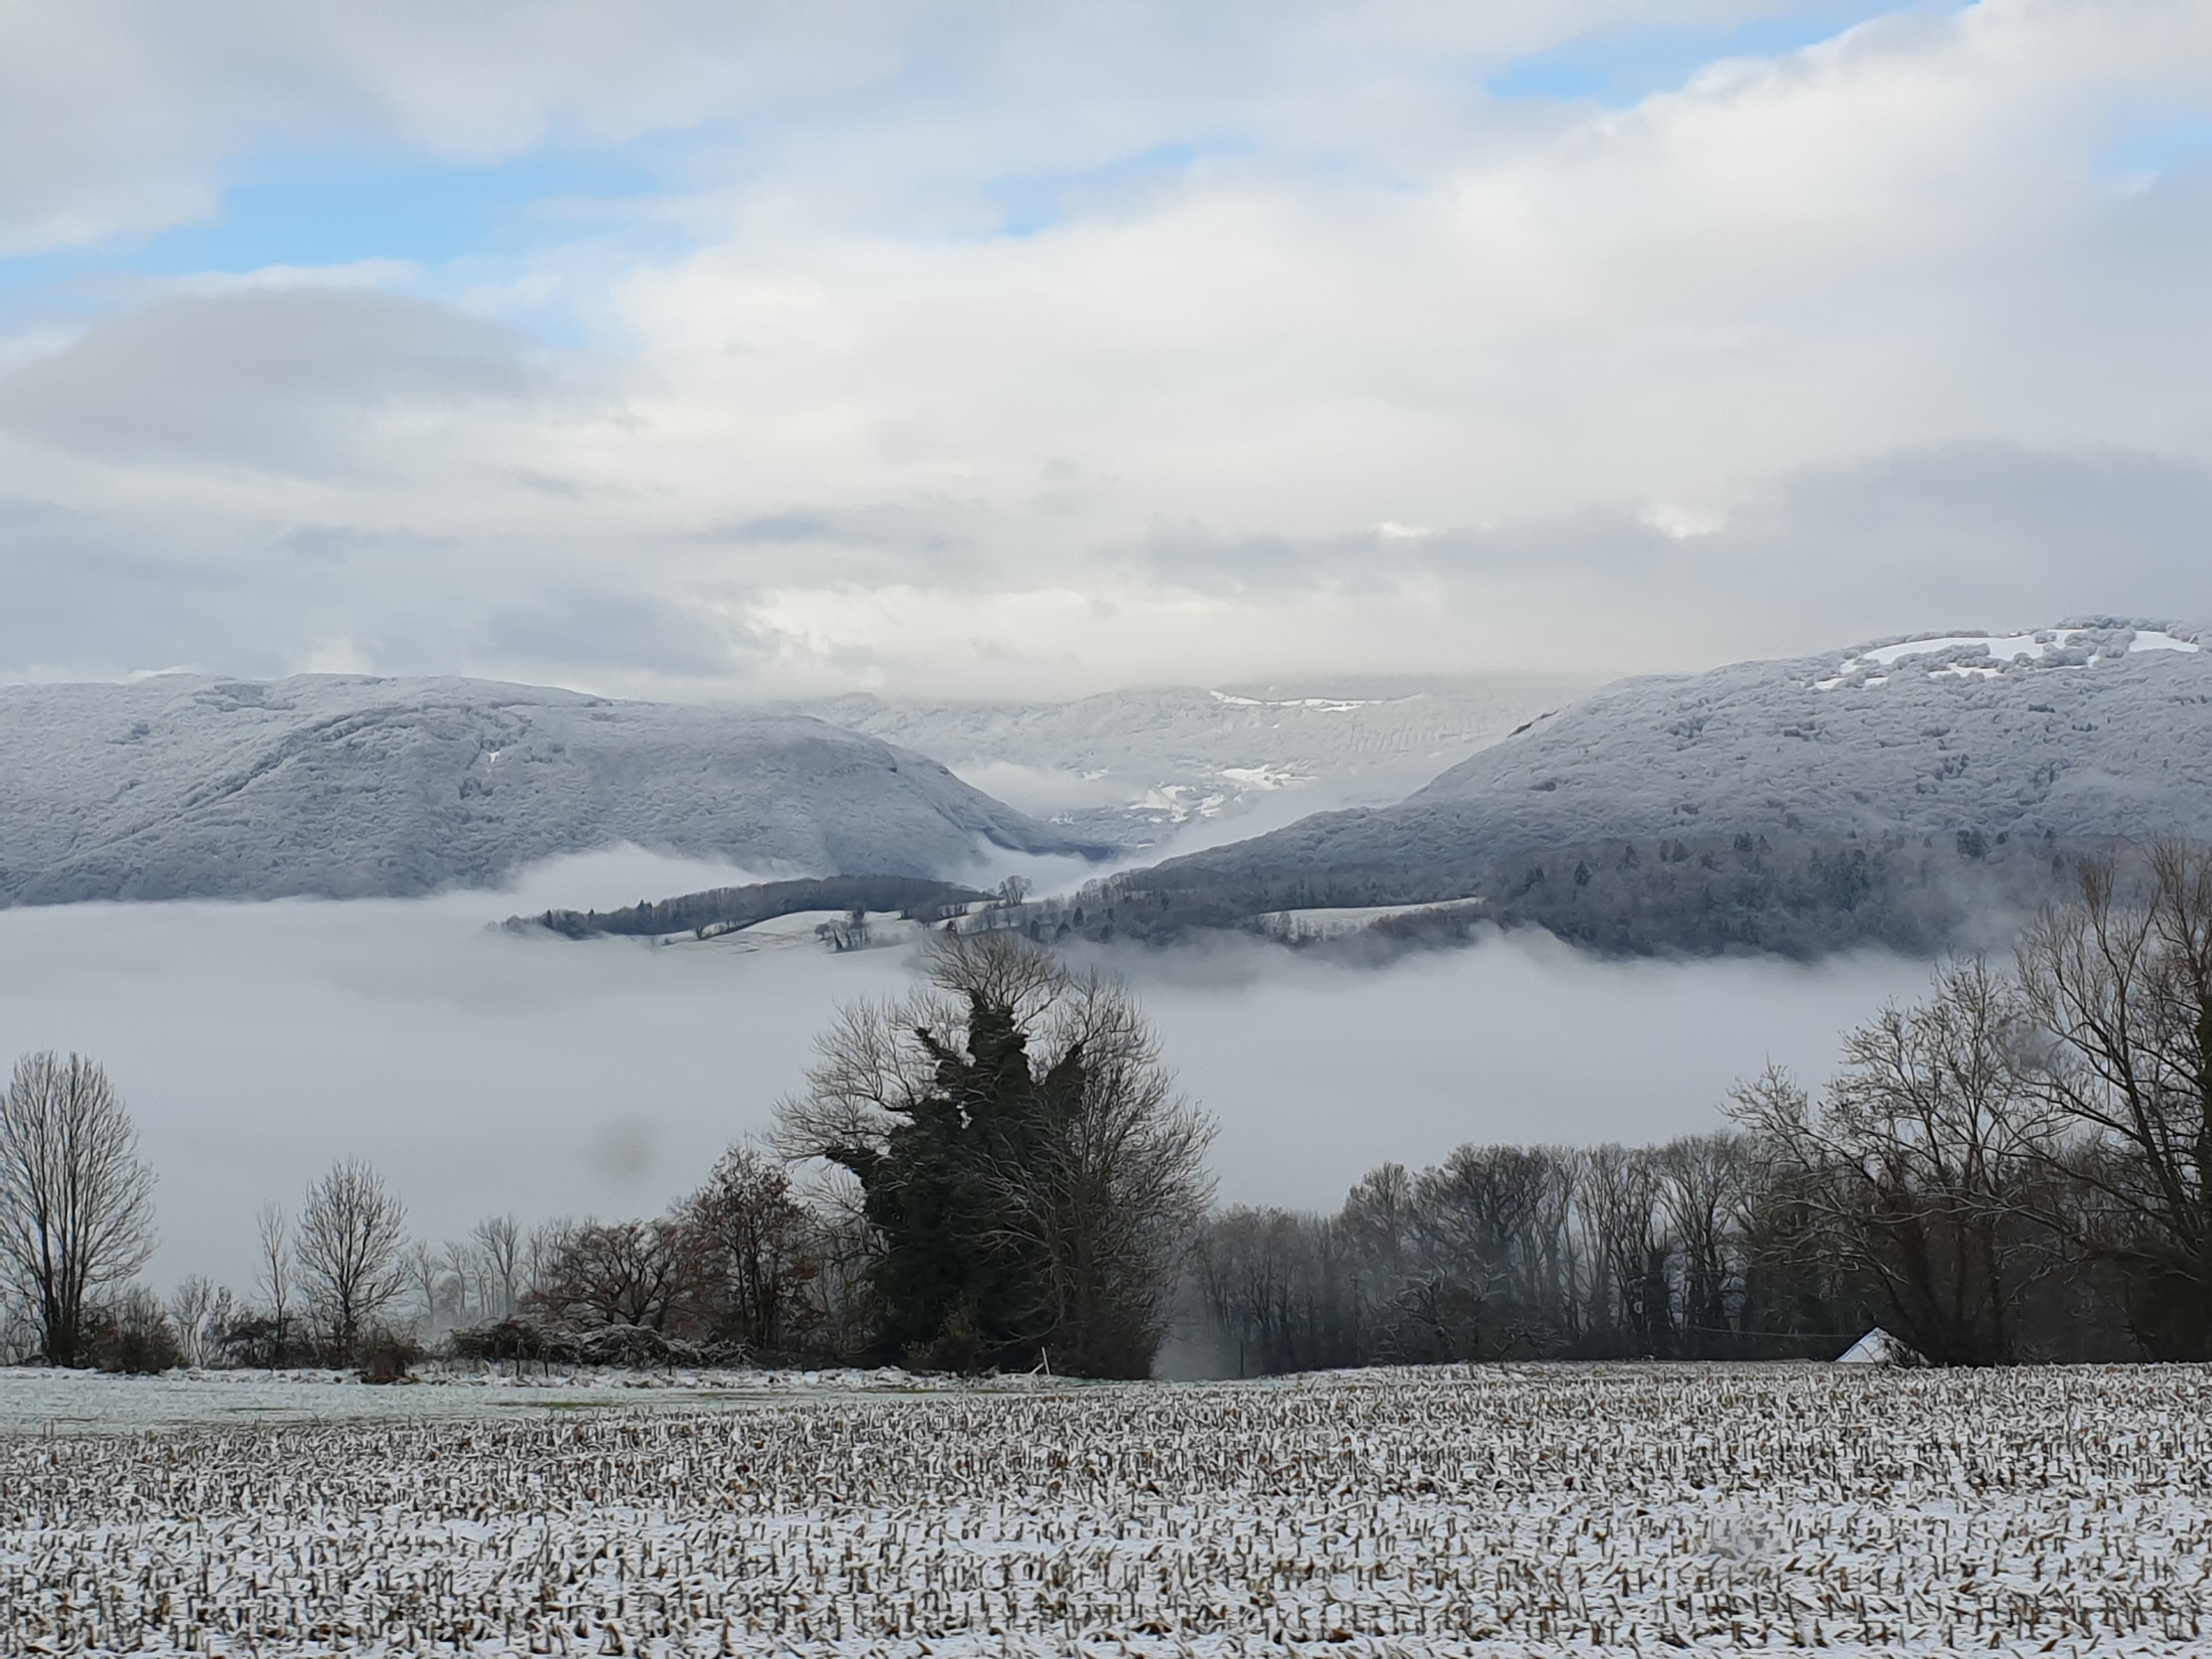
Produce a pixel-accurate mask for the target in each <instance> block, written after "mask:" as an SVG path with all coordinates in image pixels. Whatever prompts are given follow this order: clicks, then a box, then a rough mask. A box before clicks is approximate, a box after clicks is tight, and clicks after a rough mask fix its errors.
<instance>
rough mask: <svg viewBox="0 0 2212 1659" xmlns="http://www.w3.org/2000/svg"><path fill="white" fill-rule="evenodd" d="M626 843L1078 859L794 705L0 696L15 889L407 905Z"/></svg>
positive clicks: (420, 691) (21, 894)
mask: <svg viewBox="0 0 2212 1659" xmlns="http://www.w3.org/2000/svg"><path fill="white" fill-rule="evenodd" d="M620 842H631V843H635V845H637V846H640V847H643V848H650V849H653V850H656V851H662V852H667V853H671V854H680V855H684V856H690V857H697V858H712V859H718V860H726V861H729V862H732V863H737V864H740V865H743V866H747V867H750V868H752V869H756V870H781V871H786V872H790V873H793V874H816V875H827V874H835V873H840V872H851V873H866V874H896V875H917V876H939V875H955V874H958V873H961V872H963V871H964V870H965V869H967V868H968V867H969V866H970V865H971V864H972V862H973V860H975V856H976V854H977V852H978V850H979V849H980V848H984V847H987V846H988V847H997V848H1007V849H1012V850H1017V851H1021V852H1026V853H1038V854H1066V853H1072V852H1078V851H1080V850H1083V849H1082V848H1081V847H1080V845H1079V838H1078V837H1076V836H1072V835H1070V834H1069V833H1068V832H1067V831H1066V830H1064V829H1056V828H1054V827H1051V826H1048V825H1045V824H1042V823H1037V822H1036V821H1035V820H1034V819H1031V818H1030V817H1026V816H1025V815H1024V814H1022V813H1020V812H1018V811H1014V810H1012V808H1010V807H1008V806H1006V805H1003V804H1002V803H1000V802H999V801H997V800H994V799H991V798H990V797H989V796H987V795H986V794H984V793H981V792H980V791H978V790H976V789H975V788H973V787H970V786H969V785H967V784H965V783H963V782H962V781H960V780H959V779H957V778H956V777H954V776H953V775H951V773H950V772H948V771H946V770H945V768H944V767H942V766H940V765H939V764H938V763H936V762H935V761H933V760H930V759H927V758H926V757H923V756H921V755H917V754H914V753H912V752H910V751H908V750H903V749H900V748H897V747H895V746H893V745H891V744H886V743H883V742H880V741H878V740H877V739H875V738H868V737H865V736H862V735H860V734H857V733H854V732H849V731H846V730H842V729H840V728H838V727H836V726H830V725H828V724H825V723H824V722H822V721H820V720H808V719H805V718H800V717H796V716H791V715H763V714H746V713H734V712H730V711H726V710H719V709H709V708H677V707H671V706H668V705H665V704H657V703H638V702H610V701H607V700H606V699H604V698H599V697H592V696H583V695H580V694H579V693H576V692H571V691H560V690H544V689H541V688H536V687H529V686H519V685H503V684H495V683H492V682H489V681H483V680H466V679H373V678H363V677H358V676H346V675H304V676H301V677H298V678H292V679H286V680H278V681H273V682H257V681H240V680H225V679H217V678H204V677H199V676H186V675H164V676H161V677H159V678H153V679H148V680H142V681H139V682H137V683H136V684H128V685H101V684H94V685H29V686H11V687H7V688H4V689H0V902H5V903H61V902H71V901H76V900H83V899H161V898H180V897H186V896H194V897H253V898H266V897H274V896H281V895H289V894H314V895H322V896H332V897H352V896H372V895H376V896H390V895H406V894H415V893H423V892H428V891H430V890H434V889H436V888H440V887H444V886H449V885H456V884H460V885H473V884H488V883H494V882H497V881H499V880H500V879H501V878H504V877H506V876H507V875H508V874H510V873H511V872H514V871H515V870H517V869H518V868H520V866H526V865H528V864H530V863H532V862H534V861H536V860H541V859H545V858H550V857H553V856H555V855H557V854H569V853H580V852H586V851H590V850H592V849H595V848H601V847H605V846H610V845H613V844H617V843H620Z"/></svg>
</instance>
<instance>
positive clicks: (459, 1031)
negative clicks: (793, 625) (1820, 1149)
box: [0, 850, 1929, 1293]
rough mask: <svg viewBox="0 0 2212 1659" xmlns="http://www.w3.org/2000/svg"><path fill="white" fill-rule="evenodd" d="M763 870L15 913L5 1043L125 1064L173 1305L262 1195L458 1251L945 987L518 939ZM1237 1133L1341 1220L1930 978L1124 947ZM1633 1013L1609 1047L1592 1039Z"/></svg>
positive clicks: (1224, 1120)
mask: <svg viewBox="0 0 2212 1659" xmlns="http://www.w3.org/2000/svg"><path fill="white" fill-rule="evenodd" d="M741 875H742V872H732V871H718V870H713V869H702V868H701V867H699V866H684V865H678V863H676V861H674V860H665V859H659V858H655V857H653V856H651V855H648V854H640V853H637V852H635V851H634V850H610V851H608V852H605V853H601V854H590V855H586V857H584V858H581V859H576V860H562V861H560V862H558V863H556V864H554V865H551V866H541V867H540V868H539V869H538V870H537V871H535V872H532V873H531V874H530V875H528V876H527V877H526V878H524V881H523V883H522V884H521V886H520V890H515V891H510V892H506V893H497V892H465V893H449V894H446V895H443V896H439V897H436V898H431V899H421V900H356V901H349V902H343V903H334V902H320V901H301V900H284V901H279V902H271V903H262V904H247V903H234V904H219V903H179V904H142V905H131V906H128V907H118V906H113V905H67V906H57V907H51V908H27V909H11V910H0V1054H15V1053H19V1052H23V1051H26V1050H30V1049H33V1048H46V1047H48V1046H54V1047H58V1048H61V1049H63V1050H69V1049H77V1050H81V1051H83V1052H87V1053H90V1054H95V1055H97V1056H98V1057H99V1058H100V1062H101V1063H102V1064H103V1065H104V1066H106V1068H107V1071H108V1073H109V1075H110V1076H111V1077H112V1079H113V1080H114V1082H115V1085H116V1087H117V1089H118V1092H119V1093H120V1094H121V1095H122V1097H123V1099H124V1102H125V1105H126V1106H127V1107H128V1109H130V1111H131V1116H132V1119H133V1121H134V1122H135V1123H136V1124H137V1127H138V1132H139V1147H140V1151H141V1152H142V1153H143V1156H144V1157H145V1158H146V1159H147V1161H148V1163H149V1164H150V1165H151V1166H152V1167H153V1169H154V1170H155V1175H156V1177H157V1181H158V1186H157V1188H156V1193H155V1220H156V1229H157V1231H158V1234H159V1249H158V1253H157V1255H156V1256H155V1260H154V1261H153V1262H152V1263H151V1264H150V1265H149V1271H148V1278H149V1279H150V1281H151V1282H152V1283H153V1284H154V1285H156V1286H158V1287H159V1288H161V1290H163V1291H167V1290H168V1289H169V1288H171V1287H173V1285H176V1284H177V1283H178V1282H179V1280H180V1279H183V1278H185V1276H186V1275H188V1274H199V1275H203V1276H204V1277H207V1278H209V1279H213V1280H215V1281H216V1282H218V1283H225V1284H228V1285H231V1286H232V1287H233V1288H234V1290H236V1291H240V1292H241V1293H250V1292H251V1288H252V1282H253V1272H254V1267H253V1252H254V1224H255V1217H256V1215H257V1214H258V1212H259V1210H260V1208H261V1206H263V1205H264V1204H266V1203H271V1202H274V1203H277V1204H281V1205H285V1206H290V1207H293V1208H295V1209H296V1206H297V1205H298V1202H299V1199H300V1195H301V1194H302V1193H303V1192H304V1191H305V1190H306V1188H307V1185H308V1183H309V1182H311V1181H313V1180H314V1179H316V1178H317V1177H319V1176H321V1175H322V1174H323V1173H324V1172H325V1171H326V1170H328V1169H329V1168H330V1167H331V1164H332V1163H334V1162H335V1161H336V1160H337V1159H339V1158H365V1159H368V1161H369V1162H370V1163H372V1164H374V1166H375V1168H376V1169H377V1170H379V1171H380V1173H381V1174H382V1175H383V1176H385V1178H386V1180H387V1181H388V1182H390V1184H391V1186H392V1188H393V1190H394V1191H395V1192H396V1193H397V1194H398V1196H399V1197H400V1198H401V1200H403V1201H404V1203H405V1204H406V1205H407V1206H408V1209H409V1212H410V1233H411V1234H412V1235H413V1236H415V1237H421V1238H423V1239H425V1240H426V1241H428V1243H431V1244H433V1245H436V1244H438V1243H441V1242H443V1241H444V1240H447V1239H449V1238H461V1237H465V1236H466V1234H467V1232H468V1230H469V1228H470V1227H471V1225H473V1224H474V1223H475V1221H476V1220H477V1218H480V1217H483V1216H486V1215H492V1214H500V1213H512V1214H514V1215H515V1216H517V1217H518V1218H520V1219H522V1220H523V1221H524V1222H526V1223H529V1224H534V1223H536V1222H538V1221H543V1220H546V1219H550V1218H553V1217H556V1216H561V1215H568V1216H583V1215H596V1216H599V1217H600V1218H617V1217H628V1216H639V1215H650V1214H654V1213H657V1212H659V1211H661V1210H662V1209H663V1208H664V1207H665V1206H667V1205H668V1204H670V1203H671V1202H672V1201H673V1200H676V1199H678V1198H679V1197H681V1196H682V1195H683V1194H684V1193H686V1192H688V1191H690V1190H691V1189H692V1188H696V1186H697V1185H698V1184H699V1183H700V1182H702V1180H703V1179H704V1177H705V1176H706V1173H707V1171H708V1169H709V1168H710V1167H711V1166H712V1164H713V1163H714V1159H715V1158H716V1157H717V1156H718V1155H719V1154H720V1152H721V1150H722V1149H723V1148H724V1147H725V1146H728V1145H729V1144H730V1143H731V1142H732V1141H734V1140H738V1139H744V1138H746V1137H749V1136H750V1137H758V1136H760V1135H762V1134H763V1133H765V1132H766V1131H767V1130H768V1129H769V1127H770V1124H771V1122H772V1121H773V1114H774V1109H775V1101H776V1100H777V1098H778V1097H780V1096H782V1095H784V1094H787V1093H789V1092H792V1091H796V1090H797V1089H799V1087H801V1086H802V1085H803V1083H804V1079H805V1069H806V1067H807V1066H808V1065H809V1064H810V1063H811V1060H812V1057H813V1043H814V1041H815V1038H816V1036H817V1033H819V1032H820V1031H822V1030H823V1029H824V1028H825V1027H826V1026H827V1025H828V1024H829V1021H830V1018H831V1017H832V1014H833V1012H834V1011H835V1009H836V1006H837V1005H838V1004H840V1003H842V1002H850V1001H858V1000H871V999H880V998H890V997H896V996H898V995H900V994H904V993H906V992H908V991H909V990H911V989H913V988H915V987H916V986H917V985H918V984H919V982H920V981H919V979H918V975H919V973H920V971H921V964H920V963H919V960H918V957H917V953H916V952H915V951H911V950H909V949H906V948H903V947H901V948H892V949H885V950H877V951H860V952H854V953H851V954H847V955H832V954H829V953H826V952H823V951H817V950H814V949H812V948H811V947H809V946H805V945H802V946H800V947H799V948H795V949H791V950H786V951H775V952H763V953H761V954H757V955H750V956H749V955H746V954H744V953H742V952H738V951H731V950H728V949H726V948H720V947H717V946H715V945H702V946H699V947H696V949H694V948H678V949H664V948H655V947H653V946H651V945H645V944H641V943H640V942H637V941H634V940H628V939H603V940H599V941H595V942H592V943H588V944H578V943H574V942H572V941H568V940H562V939H550V938H547V937H544V936H538V937H526V936H520V935H517V934H512V933H503V932H496V931H491V930H489V929H488V927H487V924H488V923H489V922H491V921H497V920H498V919H500V918H501V917H503V916H505V915H509V914H511V913H513V912H514V911H516V910H518V909H522V910H527V909H532V908H541V907H542V906H543V905H544V904H546V903H550V902H574V903H599V904H613V903H616V902H626V901H627V900H628V899H629V898H630V897H633V896H635V894H636V893H637V892H638V891H641V890H643V891H649V892H676V891H680V890H684V889H685V888H687V887H696V886H698V885H700V884H702V881H705V880H708V879H714V878H720V879H732V878H740V877H741ZM1103 966H1105V967H1106V969H1108V970H1109V971H1118V972H1121V973H1122V974H1124V975H1126V976H1127V979H1128V981H1129V982H1130V984H1131V987H1132V989H1133V991H1134V992H1135V994H1136V995H1137V997H1138V1000H1139V1003H1140V1005H1141V1006H1143V1008H1144V1009H1145V1011H1146V1013H1147V1015H1148V1016H1149V1017H1150V1018H1152V1020H1153V1022H1154V1023H1155V1024H1156V1026H1157V1028H1158V1032H1159V1036H1160V1041H1161V1045H1162V1049H1163V1052H1164V1054H1165V1055H1166V1056H1167V1058H1168V1060H1169V1061H1170V1064H1171V1065H1172V1066H1174V1067H1175V1069H1176V1073H1177V1076H1178V1079H1179V1081H1180V1084H1181V1086H1182V1089H1183V1091H1185V1093H1186V1094H1187V1096H1188V1097H1189V1098H1191V1099H1192V1100H1194V1101H1195V1102H1196V1103H1198V1104H1199V1105H1200V1106H1201V1107H1202V1108H1203V1109H1205V1110H1206V1112H1207V1113H1208V1114H1209V1115H1211V1116H1212V1119H1213V1120H1214V1121H1215V1123H1216V1124H1217V1126H1218V1137H1217V1139H1216V1140H1215V1143H1214V1146H1213V1149H1212V1158H1211V1162H1212V1168H1213V1170H1215V1171H1216V1172H1217V1174H1218V1180H1219V1183H1220V1198H1221V1200H1222V1201H1223V1202H1225V1203H1252V1204H1283V1205H1289V1206H1302V1207H1312V1208H1317V1209H1322V1210H1334V1208H1335V1207H1336V1206H1339V1205H1340V1204H1341V1203H1342V1201H1343V1199H1344V1194H1345V1192H1346V1189H1347V1188H1349V1187H1350V1186H1351V1184H1352V1182H1353V1181H1354V1180H1356V1179H1357V1178H1358V1176H1359V1175H1360V1174H1362V1173H1363V1172H1364V1171H1365V1170H1369V1169H1371V1168H1373V1167H1374V1166H1376V1164H1382V1163H1383V1162H1385V1161H1387V1160H1395V1161H1398V1162H1401V1163H1404V1164H1408V1165H1411V1166H1413V1167H1415V1168H1419V1167H1422V1166H1425V1165H1427V1164H1434V1163H1437V1162H1438V1161H1439V1160H1441V1159H1442V1158H1443V1157H1444V1155H1445V1154H1446V1153H1448V1152H1450V1151H1451V1150H1452V1148H1454V1147H1455V1146H1460V1145H1462V1143H1464V1142H1468V1141H1499V1140H1504V1141H1523V1142H1526V1141H1541V1142H1545V1143H1565V1144H1571V1145H1586V1144H1591V1143H1595V1142H1600V1141H1604V1140H1608V1139H1622V1140H1626V1141H1632V1142H1638V1141H1652V1140H1660V1139H1666V1138H1668V1137H1669V1136H1672V1135H1675V1134H1680V1133H1705V1132H1707V1131H1710V1130H1712V1129H1715V1128H1717V1127H1722V1123H1723V1119H1722V1117H1721V1114H1720V1103H1721V1101H1722V1099H1723V1097H1724V1096H1725V1095H1726V1093H1727V1091H1729V1088H1730V1087H1731V1086H1732V1085H1733V1084H1734V1083H1735V1081H1737V1080H1738V1079H1742V1078H1746V1077H1748V1076H1750V1075H1753V1074H1754V1073H1758V1072H1759V1071H1760V1070H1761V1069H1763V1068H1764V1067H1765V1065H1766V1063H1767V1062H1768V1061H1769V1060H1778V1061H1781V1062H1782V1063H1784V1064H1786V1065H1789V1066H1793V1067H1795V1068H1796V1069H1797V1070H1798V1071H1799V1072H1800V1073H1801V1074H1802V1076H1804V1077H1805V1078H1806V1079H1808V1081H1818V1080H1819V1079H1822V1078H1825V1077H1826V1076H1827V1075H1828V1074H1829V1073H1830V1072H1831V1071H1832V1070H1833V1068H1834V1066H1835V1064H1836V1060H1837V1054H1838V1042H1837V1036H1838V1032H1839V1031H1840V1030H1843V1029H1844V1027H1846V1026H1848V1025H1850V1024H1857V1023H1858V1022H1860V1021H1862V1020H1863V1019H1865V1018H1869V1016H1870V1015H1872V1014H1873V1013H1874V1012H1875V1010H1876V1009H1878V1008H1879V1007H1880V1006H1881V1004H1882V1003H1883V1002H1884V1001H1885V1000H1889V999H1892V998H1902V999H1911V998H1913V997H1917V995H1919V994H1922V993H1923V991H1924V990H1925V989H1926V987H1927V984H1928V980H1929V969H1928V967H1927V966H1926V964H1924V963H1914V962H1906V961H1904V960H1901V959H1899V958H1897V957H1887V956H1881V955H1866V956H1853V957H1834V958H1831V959H1829V960H1828V961H1826V962H1825V963H1820V964H1817V965H1813V966H1802V965H1798V964H1795V963H1783V962H1777V961H1759V960H1740V961H1738V960H1722V961H1710V962H1702V963H1664V962H1659V961H1642V962H1606V961H1601V960H1599V959H1597V958H1595V957H1589V956H1588V955H1585V954H1583V953H1581V952H1578V951H1572V950H1570V949H1569V948H1567V947H1566V946H1565V945H1559V944H1558V943H1557V942H1556V941H1552V940H1549V939H1542V938H1539V937H1535V936H1518V937H1515V938H1513V939H1493V940H1492V941H1490V942H1488V943H1486V944H1483V945H1477V946H1475V947H1474V948H1472V949H1469V950H1464V951H1453V952H1449V953H1445V954H1439V955H1433V956H1425V957H1413V958H1408V959H1407V960H1404V961H1401V962H1400V963H1395V964H1394V965H1392V966H1390V967H1388V968H1380V969H1377V968H1364V969H1363V968H1353V967H1344V966H1337V965H1333V964H1331V963H1328V962H1324V961H1317V960H1316V959H1314V958H1312V957H1304V956H1298V955H1294V954H1293V953H1291V952H1288V951H1281V950H1279V949H1273V948H1270V947H1267V946H1265V945H1257V944H1255V943H1252V942H1250V941H1229V942H1225V943H1222V944H1220V945H1218V946H1216V947H1214V948H1212V949H1208V950H1204V951H1200V950H1195V949H1194V950H1193V951H1109V952H1107V953H1104V960H1103ZM1597 1009H1602V1010H1603V1018H1602V1021H1601V1025H1602V1031H1603V1039H1602V1040H1601V1041H1593V1040H1592V1037H1591V1032H1592V1029H1593V1026H1592V1021H1593V1018H1594V1012H1593V1011H1594V1010H1597Z"/></svg>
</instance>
